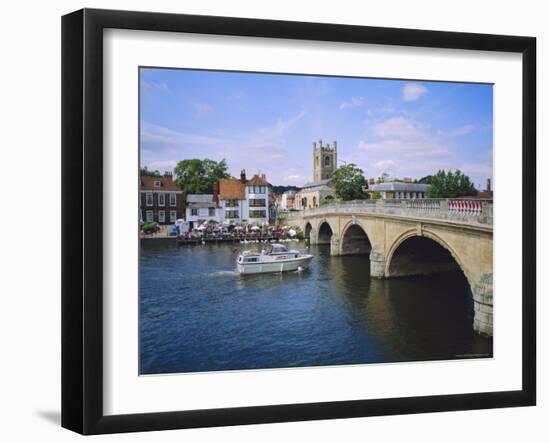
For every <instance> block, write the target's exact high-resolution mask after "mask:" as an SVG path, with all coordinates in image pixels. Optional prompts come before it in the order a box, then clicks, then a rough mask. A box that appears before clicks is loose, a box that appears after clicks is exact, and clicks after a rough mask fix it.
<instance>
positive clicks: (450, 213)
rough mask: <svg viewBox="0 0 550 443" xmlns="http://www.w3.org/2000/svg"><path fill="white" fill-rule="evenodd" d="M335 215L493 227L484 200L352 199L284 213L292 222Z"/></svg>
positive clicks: (489, 204)
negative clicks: (303, 218) (455, 222)
mask: <svg viewBox="0 0 550 443" xmlns="http://www.w3.org/2000/svg"><path fill="white" fill-rule="evenodd" d="M331 213H373V214H376V213H379V214H393V215H400V216H407V215H408V216H411V217H421V218H424V217H425V218H435V219H445V220H449V221H461V222H466V223H474V224H483V225H492V224H493V201H492V200H481V199H473V198H472V199H468V198H464V199H429V198H425V199H403V200H397V199H395V200H394V199H392V200H389V199H388V200H385V199H380V200H351V201H346V202H341V203H333V204H329V205H323V206H319V207H317V208H310V209H305V210H302V211H294V212H289V213H287V214H280V215H281V217H282V218H283V219H286V220H287V221H288V222H290V221H291V220H292V219H299V218H302V217H310V216H315V215H325V214H331Z"/></svg>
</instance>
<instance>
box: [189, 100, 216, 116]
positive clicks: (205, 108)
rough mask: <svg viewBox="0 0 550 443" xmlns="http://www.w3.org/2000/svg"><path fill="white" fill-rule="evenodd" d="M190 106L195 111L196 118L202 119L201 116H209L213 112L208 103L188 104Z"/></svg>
mask: <svg viewBox="0 0 550 443" xmlns="http://www.w3.org/2000/svg"><path fill="white" fill-rule="evenodd" d="M190 104H191V106H192V107H193V110H194V111H195V116H196V117H202V116H203V115H206V114H209V113H210V112H212V111H213V110H214V108H213V107H212V106H210V105H209V104H208V103H203V102H196V101H194V102H190Z"/></svg>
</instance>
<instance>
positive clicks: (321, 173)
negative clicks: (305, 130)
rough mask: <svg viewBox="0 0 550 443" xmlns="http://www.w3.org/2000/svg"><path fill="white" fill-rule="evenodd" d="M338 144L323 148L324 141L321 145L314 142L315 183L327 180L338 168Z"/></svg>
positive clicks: (320, 141)
mask: <svg viewBox="0 0 550 443" xmlns="http://www.w3.org/2000/svg"><path fill="white" fill-rule="evenodd" d="M336 161H337V148H336V142H333V144H332V145H330V144H326V145H324V146H323V140H319V144H317V143H316V142H313V181H314V182H317V181H320V180H327V179H330V178H332V174H333V173H334V171H335V170H336V168H337V165H336Z"/></svg>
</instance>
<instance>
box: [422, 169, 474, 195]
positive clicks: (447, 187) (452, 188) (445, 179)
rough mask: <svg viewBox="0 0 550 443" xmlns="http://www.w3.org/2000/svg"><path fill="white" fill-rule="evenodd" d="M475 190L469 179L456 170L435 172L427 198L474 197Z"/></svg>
mask: <svg viewBox="0 0 550 443" xmlns="http://www.w3.org/2000/svg"><path fill="white" fill-rule="evenodd" d="M476 194H477V189H476V188H475V187H474V185H473V183H472V182H471V180H470V178H469V177H468V176H466V175H464V174H463V173H462V172H461V171H459V170H458V169H457V170H456V171H454V172H453V171H450V170H449V171H448V172H445V171H444V170H443V169H440V170H439V171H437V173H436V174H435V175H433V176H432V178H431V183H430V187H429V188H428V192H427V196H428V197H429V198H456V197H460V196H467V195H476Z"/></svg>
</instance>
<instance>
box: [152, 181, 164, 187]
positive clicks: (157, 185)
mask: <svg viewBox="0 0 550 443" xmlns="http://www.w3.org/2000/svg"><path fill="white" fill-rule="evenodd" d="M153 184H154V186H155V188H160V187H161V186H162V183H161V182H160V180H155V182H154V183H153Z"/></svg>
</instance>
